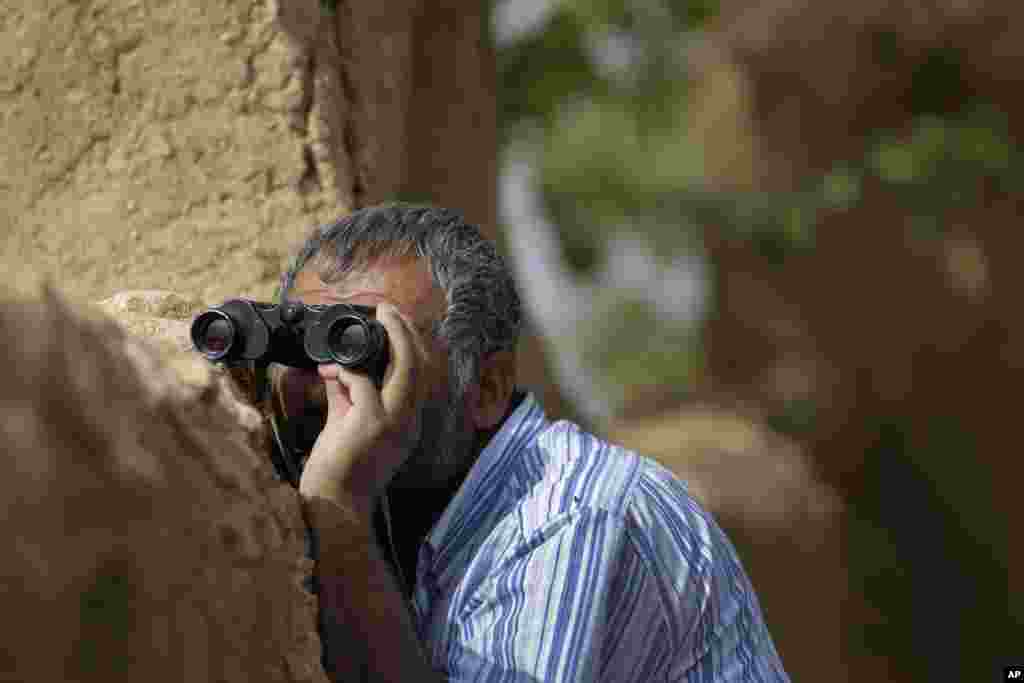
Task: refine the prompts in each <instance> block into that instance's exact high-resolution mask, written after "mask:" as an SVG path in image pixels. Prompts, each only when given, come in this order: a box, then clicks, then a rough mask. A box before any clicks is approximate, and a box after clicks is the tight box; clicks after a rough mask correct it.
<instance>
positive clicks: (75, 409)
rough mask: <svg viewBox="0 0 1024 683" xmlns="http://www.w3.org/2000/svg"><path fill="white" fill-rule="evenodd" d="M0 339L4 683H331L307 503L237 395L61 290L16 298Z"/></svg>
mask: <svg viewBox="0 0 1024 683" xmlns="http://www.w3.org/2000/svg"><path fill="white" fill-rule="evenodd" d="M122 303H123V302H120V303H115V304H112V305H114V306H121V305H122ZM110 305H111V304H108V306H110ZM129 316H134V317H135V320H136V322H138V321H140V320H142V319H143V318H145V317H147V314H146V313H145V312H143V311H139V310H136V311H135V312H133V313H130V314H129ZM170 321H172V322H173V318H172V319H170ZM0 345H2V346H3V347H4V348H5V350H6V351H5V354H6V355H5V363H4V368H5V373H4V374H5V379H4V382H3V383H0V387H2V388H0V405H2V406H3V419H2V420H0V438H2V439H3V442H4V444H5V446H4V449H3V456H2V458H3V461H4V462H3V468H4V472H5V475H4V477H3V482H2V487H3V494H2V495H0V500H2V501H3V514H2V515H0V531H2V534H3V538H4V539H5V543H4V545H3V553H2V554H3V559H2V561H0V583H2V585H3V594H4V599H5V603H6V610H7V614H8V618H7V619H5V620H4V623H3V625H2V626H0V631H2V637H3V639H4V642H5V646H4V649H3V651H4V656H3V658H2V661H0V680H4V681H72V680H73V681H107V682H109V681H137V680H140V679H146V680H154V681H168V682H169V681H182V680H193V681H211V682H212V681H221V680H224V681H244V680H261V681H264V680H265V681H310V682H313V681H317V682H320V681H325V680H326V679H325V678H324V675H323V672H322V670H321V669H320V641H319V638H318V637H317V632H316V600H315V598H314V597H313V596H312V595H311V594H310V593H309V592H308V591H307V590H306V588H305V587H304V583H305V582H306V580H307V579H308V577H309V576H310V573H311V571H312V562H311V561H309V560H308V559H306V557H305V555H304V544H305V534H304V531H305V527H304V525H303V523H302V512H301V506H300V502H299V499H298V494H297V492H296V491H295V490H294V489H292V488H291V487H290V486H289V485H287V484H285V483H281V482H279V481H277V480H276V479H275V478H274V476H273V469H272V467H271V465H270V462H269V460H268V458H267V457H266V445H267V442H266V438H267V437H266V433H265V430H264V425H263V422H262V420H261V418H260V416H259V413H258V412H257V411H256V410H255V409H254V408H252V407H251V406H250V405H248V404H247V403H246V401H245V400H244V399H243V398H242V396H241V394H240V393H239V391H238V390H237V388H236V385H234V384H233V383H232V382H230V381H229V380H228V378H227V377H226V376H224V375H222V374H220V373H218V372H217V371H214V370H212V369H211V368H210V367H209V366H208V365H207V364H206V363H205V362H200V361H197V360H196V359H195V358H194V357H193V356H192V354H187V355H186V354H182V353H181V352H179V351H175V345H176V341H175V340H174V339H173V335H171V336H170V337H166V338H165V339H164V341H162V342H161V343H160V344H153V343H150V342H149V341H147V340H144V339H141V338H140V337H138V336H136V335H134V334H129V333H128V332H126V331H125V330H124V329H123V328H122V327H121V326H119V325H117V324H115V323H114V322H113V321H112V320H111V319H110V318H107V317H105V316H102V315H97V314H96V312H94V311H91V310H86V309H78V310H73V309H72V308H71V307H69V306H68V305H67V304H66V303H65V302H64V301H62V300H61V299H60V298H59V297H58V296H57V295H56V294H54V293H53V292H47V293H46V294H45V295H44V296H43V297H42V298H41V299H31V300H26V299H23V298H13V297H11V296H10V295H9V293H6V294H5V295H4V296H3V298H2V299H0Z"/></svg>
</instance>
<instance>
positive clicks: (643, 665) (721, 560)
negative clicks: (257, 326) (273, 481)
mask: <svg viewBox="0 0 1024 683" xmlns="http://www.w3.org/2000/svg"><path fill="white" fill-rule="evenodd" d="M282 296H283V297H284V298H286V299H287V300H293V301H294V300H298V301H302V302H304V303H306V304H331V303H353V304H364V305H370V306H376V316H377V318H378V320H380V321H381V323H383V325H384V327H385V328H386V330H387V333H388V338H389V343H390V349H391V362H390V364H389V366H388V369H387V372H386V374H385V377H384V382H383V386H382V388H381V389H380V390H378V389H377V388H376V387H375V385H374V384H373V382H372V381H371V380H370V379H369V378H368V377H367V376H365V375H361V374H359V373H357V372H352V371H349V370H346V369H345V368H342V367H341V366H339V365H337V364H330V365H321V366H320V367H319V369H318V371H317V372H316V373H313V372H311V371H304V370H298V369H294V368H291V369H281V368H278V369H276V370H275V371H274V372H273V373H272V376H273V378H274V379H273V385H274V387H275V396H276V397H277V400H276V401H275V403H276V406H277V408H276V412H277V417H278V418H279V421H280V422H281V423H282V424H289V423H290V424H292V425H293V426H294V425H299V427H298V428H291V429H283V430H282V432H283V433H285V434H286V435H287V438H288V440H289V441H291V446H295V445H298V447H299V448H300V449H301V448H302V444H301V442H302V441H303V438H305V439H306V440H307V442H312V448H311V451H310V453H309V456H308V458H307V459H306V460H305V464H304V467H303V470H302V474H301V479H300V482H299V491H300V493H301V496H302V499H303V504H304V508H305V511H306V514H307V521H308V522H309V524H310V526H311V528H312V529H313V530H315V533H316V536H317V538H318V543H317V545H318V554H319V556H318V558H317V559H318V566H317V576H318V580H319V598H320V609H321V615H322V626H323V629H324V637H325V639H326V641H327V642H326V649H327V653H328V655H327V657H326V658H325V665H326V667H327V668H328V669H329V671H330V672H331V673H332V674H333V675H334V676H336V677H337V679H338V680H350V681H351V680H372V681H442V680H452V681H470V680H472V681H522V682H524V683H525V682H527V681H529V682H531V683H532V682H536V681H640V682H646V681H656V680H657V681H662V680H664V681H669V680H671V681H677V680H679V681H721V682H725V681H786V680H788V678H787V676H786V674H785V672H784V671H783V668H782V664H781V662H780V661H779V657H778V655H777V653H776V651H775V648H774V645H773V643H772V640H771V637H770V636H769V634H768V631H767V628H766V627H765V624H764V621H763V618H762V615H761V611H760V607H759V606H758V602H757V598H756V596H755V595H754V591H753V588H752V587H751V585H750V582H749V581H748V579H747V577H746V575H745V573H744V571H743V569H742V567H741V566H740V562H739V560H738V559H737V557H736V554H735V551H734V550H733V548H732V546H731V545H730V543H729V541H728V540H727V539H726V537H725V535H724V534H723V532H722V531H721V529H720V528H719V527H718V526H717V524H716V523H715V522H714V521H713V520H712V519H711V518H710V516H709V515H708V513H707V512H705V511H704V510H702V509H701V508H700V506H699V505H698V504H697V503H696V502H695V501H694V500H693V499H692V498H691V497H690V495H689V494H688V493H687V489H686V486H685V485H684V484H683V483H682V482H680V481H678V480H677V479H675V478H674V477H673V476H672V475H671V474H670V473H669V472H668V471H667V470H665V469H664V468H662V467H661V466H659V465H658V464H656V463H654V462H653V461H650V460H647V459H645V458H642V457H639V456H637V455H636V454H634V453H630V452H628V451H625V450H624V449H622V448H620V447H617V446H614V445H611V444H607V443H604V442H602V441H600V440H598V439H596V438H595V437H594V436H591V435H589V434H586V433H584V432H582V431H581V430H580V429H579V428H577V427H576V426H575V425H573V424H571V423H568V422H557V423H551V422H549V421H548V420H546V419H545V417H544V415H543V412H542V409H541V407H540V406H539V405H538V403H537V401H536V399H535V398H534V397H533V396H532V395H530V394H527V393H524V392H522V391H519V390H518V389H517V387H516V386H515V359H514V348H515V343H516V339H517V336H518V333H519V328H520V322H521V312H520V305H519V300H518V297H517V295H516V292H515V288H514V286H513V283H512V280H511V276H510V274H509V272H508V270H507V269H506V267H505V266H504V265H503V263H502V261H501V259H500V258H499V257H498V255H497V254H496V252H495V250H494V247H493V245H492V244H491V243H489V242H488V241H486V240H484V239H483V238H482V237H481V236H480V234H479V232H478V231H477V230H476V229H475V228H474V227H472V226H470V225H467V224H466V223H465V222H463V221H462V219H461V218H460V217H459V216H458V215H457V214H455V213H453V212H450V211H446V210H442V209H436V208H428V207H413V206H406V205H390V206H382V207H374V208H369V209H364V210H361V211H357V212H355V213H353V214H352V215H350V216H348V217H346V218H344V219H342V220H340V221H338V222H337V223H335V224H333V225H329V226H325V227H324V228H322V229H319V230H318V231H317V232H316V233H315V234H314V235H313V236H312V237H311V238H310V239H309V240H308V242H307V243H306V245H305V246H304V247H303V249H302V250H301V252H300V253H299V256H298V258H297V259H296V263H295V264H294V265H293V267H292V268H291V269H290V270H289V271H288V272H287V273H286V274H285V275H284V276H283V278H282ZM303 425H305V426H304V427H303ZM310 425H312V429H309V428H308V427H309V426H310ZM304 431H305V432H306V435H305V437H303V432H304Z"/></svg>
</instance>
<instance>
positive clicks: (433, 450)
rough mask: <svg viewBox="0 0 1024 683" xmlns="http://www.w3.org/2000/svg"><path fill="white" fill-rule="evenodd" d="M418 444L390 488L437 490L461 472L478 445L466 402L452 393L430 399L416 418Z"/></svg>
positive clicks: (416, 439) (416, 442)
mask: <svg viewBox="0 0 1024 683" xmlns="http://www.w3.org/2000/svg"><path fill="white" fill-rule="evenodd" d="M415 430H416V432H417V435H416V438H415V440H414V441H415V444H416V445H415V446H414V447H413V451H412V453H411V454H410V455H409V458H408V459H407V460H406V461H405V462H404V463H403V464H402V466H401V467H400V468H399V470H398V472H397V473H396V474H395V477H394V479H392V481H391V488H393V489H400V490H411V489H437V488H441V487H443V486H445V485H446V484H447V483H449V482H450V481H451V480H452V479H453V478H454V477H456V476H458V475H459V474H460V473H462V470H463V469H464V468H465V467H466V465H467V464H468V461H469V458H470V456H471V455H472V452H473V447H474V444H475V438H474V437H475V434H474V432H473V429H472V428H471V427H470V425H469V420H468V419H467V416H466V410H465V407H464V403H463V401H461V400H458V399H456V398H455V397H454V396H452V395H451V393H450V392H449V393H448V395H447V396H446V397H444V398H437V399H434V400H430V401H427V402H426V403H424V405H423V406H422V407H421V408H420V412H419V415H418V416H417V420H416V427H415Z"/></svg>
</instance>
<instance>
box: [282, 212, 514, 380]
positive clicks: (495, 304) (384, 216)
mask: <svg viewBox="0 0 1024 683" xmlns="http://www.w3.org/2000/svg"><path fill="white" fill-rule="evenodd" d="M411 255H416V256H418V257H419V258H420V259H422V260H423V261H424V262H425V263H426V264H427V267H428V269H429V270H430V273H431V276H432V278H433V280H434V282H435V283H436V284H437V286H438V287H439V288H440V289H441V291H442V292H443V293H444V296H445V301H446V303H447V306H446V311H445V315H444V317H443V319H442V320H440V321H438V322H437V323H436V325H435V328H434V330H433V332H434V335H435V336H436V337H437V338H438V339H440V340H441V341H442V342H443V343H444V344H445V345H446V346H447V348H448V353H449V369H450V373H451V377H452V380H453V386H452V390H453V393H454V395H455V396H456V397H462V396H463V395H464V394H465V391H466V390H467V389H468V388H469V386H470V385H471V384H472V383H473V382H475V381H477V380H478V379H479V373H480V363H481V361H482V360H483V359H484V358H486V357H487V356H488V355H490V354H492V353H494V352H496V351H502V350H513V349H514V348H515V344H516V341H517V340H518V337H519V330H520V328H521V326H522V312H521V308H520V302H519V295H518V294H517V293H516V289H515V284H514V282H513V280H512V275H511V273H510V272H509V269H508V267H507V266H506V264H505V262H504V260H503V259H502V258H501V256H500V255H499V254H498V253H497V250H496V249H495V246H494V243H493V242H491V241H490V240H487V239H485V238H484V237H483V235H481V234H480V231H479V229H478V228H477V227H476V226H474V225H472V224H470V223H467V222H466V221H465V219H464V218H463V217H462V215H461V214H459V213H458V212H455V211H451V210H448V209H442V208H437V207H431V206H416V205H411V204H401V203H392V204H384V205H381V206H373V207H368V208H365V209H360V210H358V211H355V212H353V213H351V214H349V215H347V216H345V217H344V218H341V219H340V220H338V221H336V222H334V223H331V224H327V225H324V226H321V227H319V228H317V229H316V230H314V231H313V232H312V233H311V234H310V236H309V237H308V238H307V239H306V241H305V243H304V244H302V246H301V247H300V249H299V251H298V254H297V255H296V257H295V259H294V260H293V262H292V264H291V266H290V267H289V268H288V270H287V271H286V272H285V273H284V274H283V275H282V276H281V289H280V291H281V299H282V301H283V300H285V299H286V298H287V296H288V293H289V292H290V291H291V288H292V286H293V285H294V284H295V276H296V275H297V274H298V272H299V271H300V270H302V269H303V268H304V267H305V266H306V265H307V264H308V265H310V266H311V267H313V268H315V269H316V273H317V274H318V275H319V277H320V279H321V280H322V281H323V282H324V283H325V284H335V283H338V282H340V281H342V280H343V279H344V278H345V277H346V276H348V275H349V274H350V273H352V272H356V271H359V270H361V269H363V268H366V267H368V266H369V265H370V264H371V263H372V262H373V261H375V260H377V259H379V258H383V257H402V256H411Z"/></svg>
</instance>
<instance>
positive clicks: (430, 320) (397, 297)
mask: <svg viewBox="0 0 1024 683" xmlns="http://www.w3.org/2000/svg"><path fill="white" fill-rule="evenodd" d="M289 299H290V300H298V301H301V302H303V303H304V304H338V303H345V304H361V305H364V306H377V305H378V304H381V303H384V302H388V303H391V304H393V305H394V306H395V307H396V308H398V310H399V311H400V312H401V314H402V315H403V316H404V317H405V318H406V319H407V320H409V321H410V322H411V323H412V324H413V325H414V326H415V327H416V329H417V330H418V332H419V333H420V335H421V336H422V337H423V340H424V342H425V344H426V346H427V349H428V350H429V352H430V364H429V367H426V368H422V371H421V372H419V373H418V379H417V381H421V382H427V384H428V386H429V398H428V399H427V401H426V403H425V405H424V406H423V408H422V410H421V414H420V416H419V418H420V419H419V420H418V422H419V425H418V427H419V438H418V439H417V446H416V449H415V451H414V452H413V454H412V455H411V456H410V458H409V460H408V461H407V462H406V464H405V465H404V466H403V467H402V469H401V470H400V471H399V472H398V474H397V475H396V477H395V480H394V482H393V486H395V487H398V488H423V487H432V486H439V485H441V484H443V483H444V482H445V481H446V480H447V479H448V478H449V477H450V476H452V475H453V474H454V473H455V470H457V469H458V467H459V466H460V465H461V463H462V462H464V461H465V458H466V456H467V454H468V453H467V451H468V450H470V449H472V447H473V435H474V431H473V429H472V427H471V426H470V424H469V421H468V420H467V419H466V410H465V405H464V404H463V403H464V402H463V401H455V400H454V397H453V396H452V395H451V391H450V383H449V377H448V353H447V350H446V349H445V348H444V346H443V344H442V343H441V342H440V341H439V340H437V339H435V338H434V337H433V335H432V333H431V330H432V328H433V326H434V325H435V323H436V322H438V321H439V320H441V319H442V317H443V316H444V312H445V300H444V295H443V293H442V292H441V291H440V290H439V289H438V287H437V286H436V285H435V284H434V281H433V279H432V278H431V276H430V272H429V271H428V269H427V268H426V266H425V264H424V263H423V262H422V261H420V260H419V259H417V258H415V257H408V258H402V259H382V260H379V261H377V262H375V263H373V264H372V265H371V266H370V267H369V268H366V269H365V270H364V271H362V272H354V273H352V274H350V275H349V276H348V277H346V278H345V279H344V280H343V281H342V282H340V283H336V284H333V285H327V284H325V283H324V282H323V281H322V280H321V279H320V277H319V275H317V273H316V272H315V271H314V270H313V269H311V268H309V267H307V268H304V269H303V270H301V271H299V273H298V274H297V276H296V278H295V284H294V287H293V288H292V290H291V292H290V294H289ZM272 375H273V377H274V380H275V384H276V385H277V387H278V391H280V393H281V398H282V402H283V404H284V409H285V413H286V414H287V415H288V416H289V421H292V420H293V419H295V420H300V421H305V422H306V423H307V424H312V425H316V426H317V427H316V428H319V426H322V424H323V419H324V417H323V416H324V415H325V414H326V410H327V397H326V394H325V392H324V386H323V380H322V379H321V378H320V376H319V375H318V374H317V373H316V371H315V370H303V369H299V368H291V367H283V366H278V367H274V368H272ZM309 445H311V444H309Z"/></svg>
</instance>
